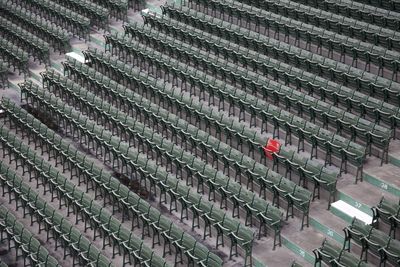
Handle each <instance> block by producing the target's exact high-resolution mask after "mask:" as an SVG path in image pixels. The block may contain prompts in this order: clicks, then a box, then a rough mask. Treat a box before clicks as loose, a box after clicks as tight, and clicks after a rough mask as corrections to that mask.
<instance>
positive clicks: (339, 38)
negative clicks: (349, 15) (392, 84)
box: [143, 12, 399, 78]
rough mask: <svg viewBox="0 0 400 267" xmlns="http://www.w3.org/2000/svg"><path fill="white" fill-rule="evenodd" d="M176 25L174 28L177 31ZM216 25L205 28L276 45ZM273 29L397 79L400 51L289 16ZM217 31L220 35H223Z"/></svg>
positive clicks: (256, 44) (256, 46)
mask: <svg viewBox="0 0 400 267" xmlns="http://www.w3.org/2000/svg"><path fill="white" fill-rule="evenodd" d="M143 16H144V22H145V24H146V23H150V24H151V25H152V26H156V25H157V24H159V23H162V22H164V24H167V23H168V24H172V25H173V26H178V25H179V26H180V28H181V29H185V33H186V34H187V35H189V36H190V35H192V34H196V31H195V30H190V28H192V27H191V26H190V25H189V24H183V23H179V22H178V21H176V20H173V19H171V18H169V17H166V16H158V15H155V14H154V13H151V12H148V13H143ZM155 19H157V21H156V22H154V20H155ZM172 25H171V26H172ZM173 26H172V29H173V30H177V29H176V28H175V27H173ZM214 27H216V28H217V29H214V28H208V27H206V26H205V25H204V26H203V28H204V30H205V31H207V32H209V31H211V32H215V31H217V32H219V33H220V34H222V33H224V34H223V35H222V36H223V38H224V39H227V40H229V41H233V42H238V44H241V45H243V46H244V47H248V48H251V49H253V50H256V51H263V50H270V49H272V48H273V47H272V46H271V45H270V44H266V43H265V42H267V41H269V40H270V39H268V38H266V37H265V35H263V34H259V33H257V32H254V31H250V30H249V29H247V28H244V27H239V26H237V25H235V24H231V23H226V22H223V23H221V24H218V25H216V26H214ZM270 28H272V29H273V30H274V32H276V33H282V34H285V35H290V36H292V37H293V38H295V45H297V46H298V45H299V42H300V40H301V41H304V42H306V46H305V48H306V49H307V50H308V51H310V49H311V44H314V45H316V46H317V47H318V49H322V48H325V49H327V50H328V52H327V54H328V57H329V58H332V57H333V53H334V52H337V53H339V54H340V60H341V61H342V60H344V59H345V58H346V55H347V56H350V57H352V59H353V62H352V63H353V65H355V66H356V67H357V64H358V60H359V59H360V60H362V61H363V62H365V63H366V64H367V66H368V68H370V66H371V63H372V64H374V65H376V66H378V67H379V73H381V71H382V70H383V68H384V67H385V68H386V69H391V70H392V71H393V75H392V77H394V78H397V72H398V63H397V61H396V60H398V57H399V56H398V55H399V53H398V52H397V51H394V50H388V49H386V48H384V47H381V46H376V45H373V44H370V43H366V42H363V41H361V40H358V39H354V38H351V37H347V36H344V35H341V34H338V33H334V32H332V31H328V30H325V29H323V28H319V27H316V26H313V25H310V24H306V23H303V22H298V21H296V20H290V19H287V18H285V17H283V18H281V19H280V20H278V19H276V20H274V21H270ZM160 30H164V31H165V30H166V29H162V28H161V29H160ZM215 34H216V35H217V36H219V34H217V33H215ZM285 41H286V40H285ZM367 66H366V67H367Z"/></svg>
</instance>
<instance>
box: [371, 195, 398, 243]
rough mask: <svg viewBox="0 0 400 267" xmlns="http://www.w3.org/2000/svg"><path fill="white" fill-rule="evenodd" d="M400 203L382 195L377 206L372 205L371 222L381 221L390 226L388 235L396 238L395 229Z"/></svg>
mask: <svg viewBox="0 0 400 267" xmlns="http://www.w3.org/2000/svg"><path fill="white" fill-rule="evenodd" d="M399 212H400V204H399V203H394V202H393V201H391V200H388V199H385V197H382V199H381V201H380V202H379V203H378V205H377V206H375V207H372V214H373V219H372V220H373V224H375V225H378V224H379V223H380V222H383V223H385V224H387V225H389V226H390V230H389V236H392V235H393V238H396V229H397V226H398V225H399V221H400V214H399Z"/></svg>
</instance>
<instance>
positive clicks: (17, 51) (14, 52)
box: [0, 38, 29, 76]
mask: <svg viewBox="0 0 400 267" xmlns="http://www.w3.org/2000/svg"><path fill="white" fill-rule="evenodd" d="M0 52H1V53H0V57H1V58H2V59H3V60H4V61H5V62H7V63H8V66H9V67H11V66H12V67H13V68H14V71H15V70H18V71H19V74H21V73H23V74H24V75H25V76H26V75H28V63H29V55H28V53H27V52H25V50H23V49H22V48H20V47H19V46H16V45H15V44H14V43H13V42H11V41H9V40H7V39H5V38H1V39H0Z"/></svg>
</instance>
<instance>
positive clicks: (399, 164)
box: [389, 154, 400, 167]
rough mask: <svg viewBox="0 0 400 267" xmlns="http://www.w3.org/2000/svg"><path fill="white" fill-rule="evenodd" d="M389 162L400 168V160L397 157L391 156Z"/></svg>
mask: <svg viewBox="0 0 400 267" xmlns="http://www.w3.org/2000/svg"><path fill="white" fill-rule="evenodd" d="M389 162H390V163H392V164H393V165H395V166H397V167H400V159H399V158H398V157H396V156H393V155H390V154H389Z"/></svg>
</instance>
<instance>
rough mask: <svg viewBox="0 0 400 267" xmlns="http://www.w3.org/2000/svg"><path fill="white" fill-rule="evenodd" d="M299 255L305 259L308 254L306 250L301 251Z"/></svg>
mask: <svg viewBox="0 0 400 267" xmlns="http://www.w3.org/2000/svg"><path fill="white" fill-rule="evenodd" d="M299 254H300V256H302V257H303V258H304V257H305V256H306V253H305V252H304V250H301V249H300V250H299Z"/></svg>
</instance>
